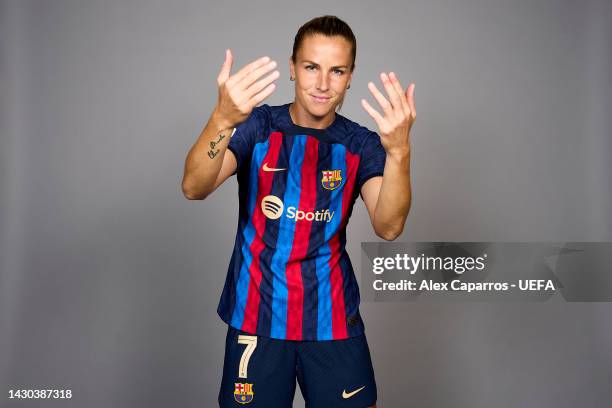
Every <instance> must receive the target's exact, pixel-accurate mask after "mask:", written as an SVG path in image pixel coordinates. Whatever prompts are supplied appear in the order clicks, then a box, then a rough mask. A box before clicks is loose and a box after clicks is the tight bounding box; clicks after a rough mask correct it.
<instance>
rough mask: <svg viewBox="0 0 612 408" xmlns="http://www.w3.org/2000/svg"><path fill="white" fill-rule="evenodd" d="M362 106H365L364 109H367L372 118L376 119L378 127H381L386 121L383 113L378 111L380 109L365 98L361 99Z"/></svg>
mask: <svg viewBox="0 0 612 408" xmlns="http://www.w3.org/2000/svg"><path fill="white" fill-rule="evenodd" d="M361 106H363V109H365V110H366V112H368V114H369V115H370V116H371V117H372V119H374V122H376V124H377V125H378V128H379V129H380V128H381V127H382V125H383V123H384V121H385V119H384V118H383V117H382V116H381V114H380V113H378V111H377V110H376V109H374V108H373V107H372V106H371V105H370V104H369V103H368V101H366V100H365V99H362V100H361Z"/></svg>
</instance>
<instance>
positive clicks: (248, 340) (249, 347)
mask: <svg viewBox="0 0 612 408" xmlns="http://www.w3.org/2000/svg"><path fill="white" fill-rule="evenodd" d="M238 344H246V348H245V349H244V353H242V357H241V358H240V366H239V367H238V378H247V367H248V366H249V359H250V358H251V355H252V354H253V352H254V351H255V347H257V336H245V335H243V334H241V335H239V336H238Z"/></svg>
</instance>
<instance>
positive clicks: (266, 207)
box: [261, 195, 284, 220]
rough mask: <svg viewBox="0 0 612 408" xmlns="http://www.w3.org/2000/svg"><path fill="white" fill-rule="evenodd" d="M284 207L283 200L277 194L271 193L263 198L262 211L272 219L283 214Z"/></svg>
mask: <svg viewBox="0 0 612 408" xmlns="http://www.w3.org/2000/svg"><path fill="white" fill-rule="evenodd" d="M283 207H284V205H283V202H282V201H281V199H280V198H278V197H277V196H273V195H269V196H265V197H264V198H263V200H261V211H262V212H263V213H264V215H265V216H266V217H268V218H269V219H271V220H276V219H278V218H280V216H281V215H283Z"/></svg>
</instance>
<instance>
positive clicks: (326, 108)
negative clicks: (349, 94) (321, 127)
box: [308, 103, 336, 117]
mask: <svg viewBox="0 0 612 408" xmlns="http://www.w3.org/2000/svg"><path fill="white" fill-rule="evenodd" d="M335 108H336V105H332V104H331V103H330V104H326V105H308V112H309V113H310V114H311V115H312V116H315V117H324V116H326V115H328V114H329V113H330V112H333V111H334V110H335Z"/></svg>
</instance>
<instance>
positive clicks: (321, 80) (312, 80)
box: [289, 35, 353, 120]
mask: <svg viewBox="0 0 612 408" xmlns="http://www.w3.org/2000/svg"><path fill="white" fill-rule="evenodd" d="M352 62H353V60H352V56H351V44H350V43H349V42H348V41H347V40H346V39H344V37H341V36H333V37H327V36H324V35H311V36H308V37H306V38H304V40H303V41H302V45H301V47H300V49H299V50H298V53H297V55H296V61H295V64H294V63H293V61H292V60H291V58H290V59H289V67H290V70H291V76H292V77H293V78H295V109H296V110H297V111H298V112H299V113H300V114H302V115H305V116H308V117H311V118H312V119H314V120H324V118H329V117H330V116H333V115H334V112H335V110H336V107H337V106H338V105H339V104H340V102H341V101H342V99H343V98H344V93H345V92H346V88H347V86H348V85H349V84H350V81H351V78H352V72H351V70H350V68H351V65H352Z"/></svg>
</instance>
